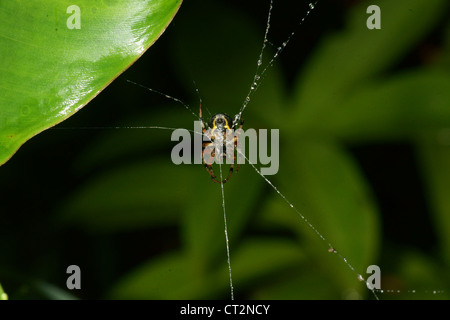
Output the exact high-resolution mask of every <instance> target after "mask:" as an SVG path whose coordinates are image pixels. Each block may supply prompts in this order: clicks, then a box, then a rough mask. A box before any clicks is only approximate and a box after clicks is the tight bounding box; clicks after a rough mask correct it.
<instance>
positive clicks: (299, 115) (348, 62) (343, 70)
mask: <svg viewBox="0 0 450 320" xmlns="http://www.w3.org/2000/svg"><path fill="white" fill-rule="evenodd" d="M370 4H375V5H378V6H379V7H380V9H381V23H382V25H381V29H380V30H369V29H368V28H367V27H366V19H367V18H368V14H366V9H367V5H368V4H367V2H361V3H360V5H358V6H356V7H355V8H354V10H353V11H352V12H351V14H350V15H349V17H348V22H347V28H346V29H345V30H342V31H341V32H339V33H336V34H333V35H331V36H329V37H328V38H327V39H326V41H324V42H323V43H322V44H321V45H320V46H319V47H318V48H317V51H316V53H314V54H313V55H312V58H311V61H309V62H308V63H307V68H306V69H305V71H304V72H303V73H302V74H301V75H300V77H298V79H297V84H296V88H297V89H296V93H295V95H296V96H295V99H294V101H295V106H296V108H295V110H294V115H293V116H292V117H288V118H289V119H290V125H291V126H292V127H294V126H298V124H299V123H301V124H303V125H308V126H309V125H311V124H316V123H317V122H318V121H321V119H322V117H326V116H327V115H328V113H329V112H330V110H333V109H339V103H337V102H340V101H343V100H345V99H346V98H347V96H348V95H349V94H351V93H353V92H355V91H357V90H358V89H359V87H360V86H361V85H362V84H364V83H365V82H367V81H370V80H373V79H374V78H375V77H377V76H380V75H381V74H382V73H383V72H385V71H386V70H387V69H388V68H389V67H391V66H392V65H393V64H394V63H396V62H398V61H399V60H400V59H401V58H402V56H404V55H406V54H407V52H408V50H410V49H411V47H413V46H414V45H415V44H416V43H417V42H418V41H419V40H420V39H421V38H422V37H423V36H424V35H425V34H426V33H427V32H429V30H431V29H432V28H433V27H434V26H435V25H436V24H437V23H438V22H439V21H440V17H441V16H442V15H443V14H444V13H445V9H446V8H448V5H449V3H448V1H446V0H435V1H423V0H397V1H390V0H377V1H372V2H371V3H370ZM325 79H326V81H325Z"/></svg>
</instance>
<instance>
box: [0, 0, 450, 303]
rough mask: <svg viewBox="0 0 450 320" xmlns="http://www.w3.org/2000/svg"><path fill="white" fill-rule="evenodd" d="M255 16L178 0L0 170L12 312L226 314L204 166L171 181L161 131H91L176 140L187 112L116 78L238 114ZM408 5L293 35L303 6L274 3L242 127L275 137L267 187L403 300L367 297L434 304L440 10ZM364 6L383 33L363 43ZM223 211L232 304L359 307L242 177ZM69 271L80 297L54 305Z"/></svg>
mask: <svg viewBox="0 0 450 320" xmlns="http://www.w3.org/2000/svg"><path fill="white" fill-rule="evenodd" d="M266 2H267V1H245V3H242V1H219V0H217V1H208V4H206V3H205V1H186V2H185V3H183V4H182V6H181V9H180V11H179V13H178V14H177V15H176V17H175V19H174V20H173V22H172V24H171V25H170V26H169V28H168V30H167V31H166V32H165V33H164V34H163V36H162V37H161V38H160V39H159V40H158V41H157V42H156V44H155V45H154V46H153V47H151V48H150V49H149V51H148V52H147V53H146V54H145V55H144V56H143V57H142V58H141V59H139V60H138V61H137V62H136V63H135V64H134V65H133V66H132V67H131V68H130V69H129V70H128V71H126V72H125V73H124V74H123V76H121V77H119V78H118V79H117V80H116V81H114V82H113V83H112V84H111V85H110V86H109V87H107V88H106V89H105V90H104V91H103V92H102V93H101V94H100V95H99V96H98V97H96V98H95V99H94V100H93V101H92V102H90V103H89V104H88V105H87V106H86V107H85V108H83V109H82V110H81V111H79V112H78V113H77V114H76V115H75V116H73V117H72V118H70V119H69V120H67V121H65V122H63V123H62V124H60V125H59V128H60V129H50V130H47V131H45V132H44V133H42V134H40V135H38V136H36V137H35V138H33V139H32V140H30V141H29V142H27V143H25V145H24V146H23V147H22V148H21V149H20V150H19V151H18V152H17V154H16V155H14V156H13V158H12V159H11V160H10V161H9V162H7V163H6V164H5V165H3V166H2V167H1V168H0V201H1V214H0V283H1V284H2V286H3V288H4V289H5V291H6V292H7V293H8V294H9V297H10V298H11V299H21V298H23V299H28V298H43V299H48V298H65V297H66V296H65V294H69V295H70V296H69V297H71V296H72V297H78V298H82V299H94V298H138V299H171V298H181V299H190V298H193V299H196V298H203V299H216V298H224V299H227V298H229V287H228V274H227V266H226V251H225V241H224V233H223V217H222V211H221V196H220V188H219V185H217V184H214V183H212V182H211V179H210V177H209V175H208V173H207V172H206V171H205V170H204V169H203V167H202V166H201V165H195V166H194V165H192V166H183V165H182V166H175V165H173V164H172V162H171V160H170V150H171V148H172V147H173V145H174V143H173V142H171V141H170V132H168V131H163V130H152V129H107V128H105V129H92V128H91V129H89V128H90V127H113V126H118V127H120V126H151V125H156V126H169V127H183V128H188V129H191V128H192V125H193V123H192V120H194V118H193V117H192V115H191V114H190V113H189V112H188V111H186V110H185V109H184V108H183V106H181V105H180V104H177V103H174V102H173V101H170V100H167V99H165V98H164V97H161V96H159V95H157V94H155V93H151V92H149V91H146V90H144V89H142V88H141V87H137V86H134V85H132V84H130V83H128V82H126V81H125V79H130V80H132V81H135V82H137V83H140V84H142V85H145V86H147V87H150V88H153V89H156V90H159V91H162V92H165V93H167V94H170V95H172V96H175V97H177V98H179V99H181V100H183V101H185V102H187V103H189V105H191V106H192V109H193V110H194V112H198V97H197V95H196V92H195V88H196V87H197V88H198V89H199V93H200V96H201V97H202V99H203V105H204V106H205V107H207V108H208V109H209V110H210V111H211V113H216V112H227V113H229V114H230V115H234V114H235V113H236V112H237V111H238V110H239V108H240V105H241V104H242V102H243V101H244V98H245V95H246V93H247V91H248V89H249V86H250V83H251V81H252V77H253V75H254V70H255V68H256V61H257V57H258V54H259V50H260V47H261V43H262V38H263V34H264V29H265V18H266V12H267V7H268V3H266ZM420 2H421V1H409V2H408V1H398V2H397V1H396V2H395V3H394V4H393V3H392V1H375V2H370V3H369V2H366V1H343V0H342V1H326V0H322V1H320V2H319V4H318V6H317V7H316V9H315V10H314V11H312V13H311V15H310V16H309V17H308V18H307V19H306V21H305V23H304V24H302V25H301V26H300V27H298V22H299V21H300V20H301V18H302V17H303V16H304V15H305V12H306V10H307V8H308V6H307V5H306V4H295V5H294V4H292V3H291V1H280V0H278V1H277V0H275V7H274V10H273V15H272V18H273V20H272V23H271V29H270V34H269V41H270V42H271V43H273V44H274V45H275V47H277V46H278V45H279V44H281V43H282V42H283V41H285V40H286V38H287V36H288V35H289V34H290V33H291V32H292V31H293V30H295V33H296V34H295V36H294V37H293V38H292V40H291V42H290V43H289V45H288V47H287V48H286V50H285V51H283V52H282V54H281V57H280V59H278V60H277V61H276V63H275V65H274V67H273V68H271V69H270V70H269V71H268V72H267V74H266V76H265V79H264V81H263V84H262V85H261V87H260V88H259V89H258V91H257V92H256V94H255V95H254V96H252V101H251V102H250V104H249V106H248V108H247V109H246V111H245V113H244V118H245V121H246V124H245V127H247V128H256V129H257V128H268V129H270V128H276V129H280V140H281V146H280V150H281V153H280V162H281V163H280V172H279V174H278V175H276V176H274V177H268V178H269V179H271V180H273V182H274V184H275V185H276V186H278V187H279V189H280V191H281V192H283V193H284V194H286V196H287V197H288V199H289V200H290V201H291V202H292V203H293V204H294V205H295V206H296V207H297V208H298V209H299V210H300V212H302V213H303V214H304V215H305V216H306V217H307V218H308V219H309V220H310V221H312V222H313V224H314V226H315V227H316V228H317V229H318V230H320V231H321V232H322V233H323V235H324V236H325V237H326V238H327V240H328V241H330V242H331V243H333V245H335V244H336V243H337V244H336V248H337V249H338V250H339V252H340V253H341V254H342V255H343V256H345V257H346V258H347V259H348V260H349V261H350V263H352V264H353V265H354V266H355V268H356V270H357V272H358V273H361V274H363V275H364V276H366V274H365V270H366V268H367V266H368V265H369V264H376V265H378V266H380V268H381V272H382V288H383V289H385V290H395V291H397V290H399V293H379V294H378V296H379V298H380V299H419V298H420V299H428V298H430V299H440V298H444V299H447V298H449V295H448V290H449V286H450V280H449V278H448V268H449V263H450V256H449V254H448V252H450V251H449V249H450V248H449V245H450V239H449V237H448V234H447V233H448V228H449V227H450V222H449V220H450V219H449V216H450V200H449V199H447V198H448V197H447V195H446V191H447V190H449V189H447V188H446V187H449V188H450V184H449V182H448V181H450V162H449V161H450V154H449V150H448V146H449V145H450V142H449V141H450V138H449V136H450V133H449V128H450V116H449V113H450V111H449V110H450V103H449V101H450V100H449V92H448V91H449V90H448V88H450V72H449V65H450V59H449V50H450V26H449V24H448V21H449V19H448V18H449V15H448V5H446V3H445V1H436V2H433V1H432V2H433V4H428V5H426V6H425V7H426V8H429V9H430V10H429V11H427V10H424V11H423V13H422V12H420V13H418V12H417V11H418V9H420V8H421V6H420V5H417V4H418V3H420ZM422 2H426V1H422ZM389 3H390V4H389ZM402 3H403V4H402ZM407 3H409V4H411V7H409V6H408V5H407ZM369 4H379V5H380V7H381V10H382V29H381V30H378V31H368V30H367V29H366V28H365V24H364V22H365V19H366V17H367V14H366V13H365V8H366V7H367V6H368V5H369ZM393 12H399V13H400V14H395V15H393ZM408 19H409V20H408ZM421 19H423V21H422V20H421ZM405 21H406V22H405ZM361 22H362V23H361ZM357 23H359V24H357ZM348 25H352V27H351V28H348ZM388 35H389V36H390V37H389V36H388ZM372 37H373V38H372ZM273 52H274V48H272V47H270V46H269V47H268V49H267V51H266V52H265V54H266V55H265V57H266V60H265V61H267V58H268V57H270V56H271V54H273ZM193 81H195V84H194V83H193ZM445 88H447V89H445ZM446 177H448V178H449V179H445V178H446ZM225 202H226V207H227V213H228V226H229V236H230V246H231V248H230V249H231V259H232V264H233V267H234V268H233V271H234V272H233V279H234V286H235V296H236V297H237V298H239V299H245V298H248V299H321V298H323V299H342V298H363V299H366V298H367V299H373V298H374V297H373V295H372V294H371V293H370V292H369V291H368V290H366V289H365V288H364V284H363V283H360V282H359V281H358V280H357V279H356V276H355V274H354V273H352V271H351V270H349V269H348V268H347V267H346V266H344V265H343V263H342V261H341V260H340V259H338V258H337V257H336V256H333V255H332V254H329V253H327V246H326V243H324V242H323V241H320V240H318V238H317V237H316V236H314V235H312V236H311V232H309V230H308V228H306V227H305V223H304V222H303V221H302V220H301V219H300V218H299V217H298V216H297V214H296V213H295V212H294V211H293V210H291V209H290V208H289V207H288V206H287V205H286V203H285V202H284V201H283V199H281V198H280V197H279V196H278V195H277V194H276V193H275V192H274V190H273V189H271V188H270V187H269V186H268V185H267V184H265V182H264V180H263V179H262V178H261V177H260V176H258V175H257V174H256V172H255V171H254V170H253V169H252V168H251V167H250V166H249V165H243V166H241V169H240V171H239V172H238V173H235V174H233V176H232V177H231V179H230V181H229V182H228V183H227V184H226V185H225ZM358 208H360V210H359V209H358ZM322 213H323V216H321V214H322ZM71 264H76V265H79V266H80V267H81V270H82V289H81V290H79V291H72V292H69V291H68V290H66V289H65V281H66V278H67V274H66V273H65V270H66V268H67V266H69V265H71ZM410 290H416V293H410V292H409V291H410ZM435 290H437V291H439V292H440V293H438V294H433V291H435ZM442 291H444V292H443V293H442Z"/></svg>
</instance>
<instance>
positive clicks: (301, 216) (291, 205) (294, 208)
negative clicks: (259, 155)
mask: <svg viewBox="0 0 450 320" xmlns="http://www.w3.org/2000/svg"><path fill="white" fill-rule="evenodd" d="M238 152H239V154H240V155H242V156H243V157H244V159H245V160H247V161H248V163H249V164H250V165H251V166H252V167H253V169H254V170H255V171H256V172H257V173H258V174H259V175H260V176H261V177H262V178H263V179H264V180H265V181H266V182H267V183H268V184H269V185H270V187H271V188H272V189H274V190H275V192H276V193H277V194H278V195H279V196H280V197H281V198H282V199H283V200H284V201H285V202H286V203H287V204H288V205H289V206H290V207H291V208H292V209H293V210H294V211H295V212H296V213H297V215H298V216H299V217H300V218H301V219H302V220H303V222H305V223H306V225H307V226H308V227H309V228H310V229H311V230H312V231H314V233H315V234H316V235H317V236H318V237H319V238H320V239H321V240H322V241H324V242H325V243H326V244H327V245H328V252H330V253H334V254H336V255H337V256H338V257H339V258H340V259H341V260H342V261H343V262H344V263H345V264H346V265H347V267H348V268H349V269H350V270H351V271H352V272H353V273H355V274H356V276H357V279H358V280H359V281H362V282H364V283H365V284H366V286H367V288H368V289H369V290H370V291H372V294H373V296H374V297H375V299H377V300H379V298H378V296H377V294H376V292H375V288H373V287H372V285H371V284H370V283H369V282H367V280H366V279H364V277H363V276H362V275H361V274H359V273H358V272H357V271H356V270H355V268H354V267H353V265H352V264H351V263H350V262H349V261H348V260H347V258H346V257H344V256H343V255H342V254H340V253H339V252H338V251H337V250H336V249H335V248H334V247H333V245H332V244H331V243H330V242H329V240H327V239H326V238H325V237H324V236H323V235H322V233H320V231H319V230H318V229H317V228H316V227H315V226H314V225H313V224H312V223H311V222H310V221H309V220H308V219H307V218H306V217H305V216H304V215H303V214H302V213H301V212H300V211H299V210H298V209H297V208H296V207H295V206H294V205H293V204H292V203H291V202H290V201H289V200H288V199H287V198H286V196H285V195H284V194H282V193H281V191H280V190H278V188H277V187H276V186H275V185H274V184H273V183H272V181H270V180H269V179H268V178H266V177H265V176H264V175H263V174H262V173H261V171H259V170H258V169H257V168H256V166H255V165H254V164H253V163H252V162H251V161H250V160H249V159H248V158H247V157H246V156H245V155H244V154H243V153H242V152H240V151H239V150H238Z"/></svg>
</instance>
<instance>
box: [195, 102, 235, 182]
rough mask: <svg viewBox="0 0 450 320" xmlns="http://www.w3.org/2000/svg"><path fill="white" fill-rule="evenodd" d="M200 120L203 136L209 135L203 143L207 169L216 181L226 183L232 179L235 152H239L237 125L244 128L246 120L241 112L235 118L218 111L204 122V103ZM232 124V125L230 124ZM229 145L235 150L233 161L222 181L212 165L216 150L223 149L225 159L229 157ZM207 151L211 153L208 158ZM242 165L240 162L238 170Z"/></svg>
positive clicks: (203, 158)
mask: <svg viewBox="0 0 450 320" xmlns="http://www.w3.org/2000/svg"><path fill="white" fill-rule="evenodd" d="M199 115H200V121H201V123H202V133H203V136H205V137H207V139H208V140H209V141H206V142H203V144H202V161H203V164H204V166H205V169H206V171H207V172H208V173H209V175H210V176H211V179H212V180H213V181H214V182H216V183H225V182H227V181H228V179H230V177H231V174H232V173H233V171H234V164H235V162H236V156H235V152H238V148H239V144H238V135H239V134H240V130H239V131H236V127H237V126H238V124H239V129H242V126H243V125H244V120H243V119H242V118H241V116H240V114H237V115H236V116H235V117H234V120H232V119H231V117H230V116H229V115H227V114H225V113H217V114H215V115H213V116H212V117H211V119H210V120H209V122H208V123H205V122H203V118H202V105H201V104H200V113H199ZM230 125H231V126H230ZM234 133H236V134H235V135H234V136H233V138H232V139H227V135H230V134H234ZM227 147H228V148H232V149H233V150H234V151H233V162H232V163H231V165H230V169H229V171H228V177H227V178H226V179H224V180H222V181H220V180H217V178H216V175H215V174H214V170H213V167H212V163H213V161H214V158H215V156H216V150H220V149H222V150H221V152H222V156H223V159H227V154H228V153H227ZM205 152H207V155H209V157H208V159H205ZM240 166H241V164H240V163H238V166H237V168H236V172H237V171H238V170H239V167H240Z"/></svg>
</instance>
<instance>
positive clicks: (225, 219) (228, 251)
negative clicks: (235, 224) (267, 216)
mask: <svg viewBox="0 0 450 320" xmlns="http://www.w3.org/2000/svg"><path fill="white" fill-rule="evenodd" d="M219 170H220V181H221V182H220V189H221V191H222V208H223V222H224V225H225V243H226V247H227V262H228V274H229V276H230V295H231V300H234V289H233V276H232V272H231V258H230V243H229V241H228V227H227V213H226V210H225V192H224V189H223V182H222V181H223V176H222V164H221V163H219Z"/></svg>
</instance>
